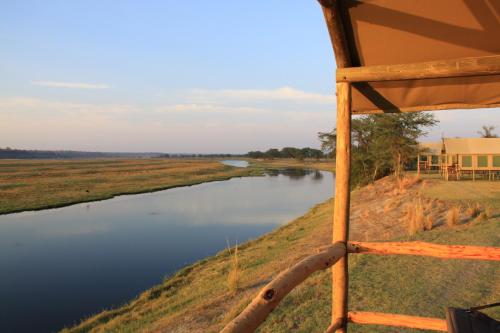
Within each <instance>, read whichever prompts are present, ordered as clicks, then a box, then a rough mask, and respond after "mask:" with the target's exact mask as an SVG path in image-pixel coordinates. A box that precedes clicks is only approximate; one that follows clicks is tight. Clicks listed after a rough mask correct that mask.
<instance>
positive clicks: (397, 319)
mask: <svg viewBox="0 0 500 333" xmlns="http://www.w3.org/2000/svg"><path fill="white" fill-rule="evenodd" d="M348 318H349V322H351V323H355V324H372V325H385V326H396V327H409V328H418V329H422V330H433V331H445V332H446V331H447V328H446V320H444V319H438V318H428V317H416V316H406V315H398V314H390V313H380V312H358V311H352V312H349V315H348Z"/></svg>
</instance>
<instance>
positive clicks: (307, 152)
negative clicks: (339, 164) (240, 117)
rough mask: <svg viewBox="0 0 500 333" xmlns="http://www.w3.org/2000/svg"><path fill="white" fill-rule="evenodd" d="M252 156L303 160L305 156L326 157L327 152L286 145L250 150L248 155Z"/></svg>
mask: <svg viewBox="0 0 500 333" xmlns="http://www.w3.org/2000/svg"><path fill="white" fill-rule="evenodd" d="M246 156H247V157H250V158H266V159H273V158H294V159H297V160H303V159H305V158H313V159H320V158H324V157H325V154H324V153H323V152H322V151H321V150H319V149H314V148H310V147H305V148H295V147H284V148H282V149H281V150H280V149H276V148H271V149H268V150H266V151H264V152H263V151H259V150H257V151H250V152H248V153H247V155H246Z"/></svg>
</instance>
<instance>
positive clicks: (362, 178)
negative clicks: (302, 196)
mask: <svg viewBox="0 0 500 333" xmlns="http://www.w3.org/2000/svg"><path fill="white" fill-rule="evenodd" d="M436 123H437V120H436V119H435V118H434V115H433V114H431V113H420V112H419V113H397V114H383V115H368V116H363V117H359V118H354V119H353V120H352V153H351V156H352V178H353V183H354V184H356V183H366V182H368V181H373V180H376V179H378V178H380V177H383V176H386V175H387V174H389V173H391V172H393V173H394V174H395V175H396V176H400V175H401V172H402V170H403V169H404V166H405V165H407V164H408V163H409V161H411V160H412V159H413V158H415V157H416V155H417V139H418V138H419V137H420V136H423V135H425V134H426V129H427V128H428V127H431V126H434V125H435V124H436ZM322 134H323V135H322ZM328 134H334V132H330V133H326V134H325V133H320V134H319V139H320V141H321V143H322V147H323V148H324V149H325V150H327V151H332V152H333V151H334V150H335V146H334V144H335V143H334V141H330V139H333V136H327V135H328Z"/></svg>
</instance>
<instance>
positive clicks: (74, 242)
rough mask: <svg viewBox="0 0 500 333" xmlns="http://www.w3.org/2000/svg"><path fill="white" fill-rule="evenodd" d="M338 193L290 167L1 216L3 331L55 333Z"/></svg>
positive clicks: (317, 175) (327, 182)
mask: <svg viewBox="0 0 500 333" xmlns="http://www.w3.org/2000/svg"><path fill="white" fill-rule="evenodd" d="M332 193H333V177H332V174H330V173H326V172H320V171H303V170H297V169H288V170H284V171H282V172H276V171H273V172H270V173H269V174H267V175H265V176H264V177H251V178H248V177H247V178H234V179H231V180H228V181H223V182H213V183H205V184H200V185H196V186H191V187H183V188H176V189H171V190H166V191H161V192H156V193H149V194H141V195H132V196H121V197H118V198H115V199H111V200H106V201H101V202H95V203H85V204H80V205H75V206H71V207H66V208H60V209H53V210H46V211H39V212H26V213H19V214H11V215H4V216H0V267H1V269H0V332H35V331H36V332H50V331H54V330H58V329H60V328H62V327H63V326H64V325H70V324H72V323H74V322H76V321H78V320H79V319H80V318H82V317H84V316H87V315H90V314H92V313H95V312H98V311H100V310H101V309H103V308H108V307H110V306H113V305H119V304H121V303H123V302H125V301H127V300H129V299H131V298H133V297H134V296H136V295H138V294H139V293H140V292H141V291H143V290H144V289H147V288H148V287H151V286H152V285H154V284H156V283H158V282H160V281H161V279H162V278H163V277H164V276H165V275H168V274H171V273H172V272H174V271H175V270H177V269H179V268H181V267H183V266H185V265H186V264H189V263H192V262H194V261H196V260H198V259H201V258H203V257H206V256H209V255H213V254H215V253H216V252H218V251H220V250H222V249H223V248H224V247H225V244H226V239H229V240H231V242H234V240H238V242H239V243H241V242H244V241H246V240H248V239H251V238H255V237H258V236H259V235H262V234H263V233H265V232H268V231H270V230H272V229H274V228H275V227H277V226H279V225H280V224H283V223H286V222H288V221H290V220H292V219H293V218H295V217H297V216H299V215H301V214H303V213H304V212H306V211H307V209H308V208H310V207H311V206H312V205H314V204H316V203H318V202H321V201H323V200H326V199H327V198H329V197H331V196H332ZM26 318H29V319H30V320H26Z"/></svg>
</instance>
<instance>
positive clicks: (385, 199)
mask: <svg viewBox="0 0 500 333" xmlns="http://www.w3.org/2000/svg"><path fill="white" fill-rule="evenodd" d="M454 184H456V185H450V183H446V182H444V181H441V180H438V179H426V180H424V181H419V182H417V183H416V184H410V185H408V188H401V186H399V185H398V184H397V183H396V182H394V181H393V180H391V179H383V180H381V181H378V182H376V183H375V184H373V185H369V186H367V187H364V188H360V189H357V190H355V191H354V192H353V195H352V209H351V215H352V219H351V226H352V228H351V239H354V240H398V241H401V240H404V241H406V240H418V241H427V242H433V243H437V244H462V245H481V246H497V247H498V246H500V214H499V213H500V196H499V195H498V189H499V188H498V186H499V185H498V183H485V182H475V183H473V182H460V183H454ZM483 184H486V185H483ZM449 186H458V187H459V188H461V189H462V190H461V192H460V193H461V194H460V195H459V197H457V195H456V194H449V195H448V196H447V197H445V198H444V199H443V198H440V199H436V197H439V196H441V194H442V193H444V192H448V187H449ZM478 189H481V191H478ZM478 193H479V194H478ZM481 193H482V194H481ZM415 197H419V198H421V200H422V202H424V203H425V206H428V208H427V209H428V211H429V212H432V214H434V218H435V222H434V226H433V228H432V230H429V231H419V232H418V233H416V234H414V235H411V236H409V235H408V234H406V233H405V230H406V226H405V223H406V220H407V216H406V213H405V212H406V211H407V208H408V207H410V208H411V207H412V205H413V200H414V198H415ZM332 203H333V201H332V200H329V201H327V202H324V203H321V204H319V205H317V206H315V207H314V208H312V209H311V210H310V211H309V212H308V213H307V214H305V215H304V216H302V217H300V218H298V219H296V220H294V221H292V222H291V223H289V224H287V225H285V226H283V227H281V228H279V229H277V230H275V231H273V232H271V233H269V234H266V235H264V236H262V237H260V238H259V239H256V240H253V241H250V242H247V243H245V244H243V245H241V246H240V247H239V249H238V263H239V268H238V269H239V272H238V281H237V284H236V285H237V287H236V288H235V287H234V285H235V283H234V281H231V280H230V279H229V277H230V276H231V274H230V272H231V270H232V269H233V268H232V260H231V255H230V253H229V252H228V251H221V252H220V253H219V254H218V255H216V256H213V257H210V258H207V259H204V260H201V261H199V262H197V263H195V264H193V265H191V266H188V267H186V268H184V269H182V270H180V271H179V272H177V273H176V274H175V275H174V276H172V277H170V278H167V279H165V281H164V282H163V283H162V284H160V285H157V286H155V287H153V288H151V289H150V290H147V291H145V292H144V293H142V294H141V295H139V296H138V297H137V298H136V299H135V300H132V301H131V302H130V303H128V304H126V305H124V306H122V307H119V308H116V309H111V310H108V311H103V312H102V313H100V314H97V315H96V316H93V317H91V318H88V319H86V320H84V321H83V322H82V323H80V324H79V325H77V326H75V327H73V328H68V329H66V330H65V332H73V333H76V332H157V331H158V332H159V331H161V332H218V331H220V329H221V328H222V327H223V326H224V325H225V324H226V323H227V322H228V321H230V320H231V319H232V318H234V317H235V316H236V315H237V314H238V313H239V312H240V311H241V310H242V309H243V308H244V307H245V306H246V305H247V304H248V303H249V302H250V300H251V299H252V297H254V296H255V295H256V293H257V292H258V290H259V289H260V288H262V287H263V286H264V285H265V284H266V283H267V282H269V281H270V279H272V278H273V277H275V276H276V275H277V274H278V273H279V272H280V271H282V270H284V269H286V268H287V267H289V266H290V265H292V264H293V263H295V262H297V261H298V260H300V259H301V258H303V257H305V256H307V255H308V254H312V253H315V251H316V249H317V248H319V247H321V246H324V245H326V244H328V243H329V242H330V240H331V220H332V211H333V209H332ZM395 203H397V205H395ZM473 203H475V204H479V205H481V207H482V208H481V209H483V210H486V208H487V210H488V216H487V217H486V218H484V216H483V218H479V217H469V216H467V214H466V213H465V210H463V209H462V211H463V213H462V214H461V215H460V219H459V221H458V222H457V224H456V225H454V226H448V225H447V224H446V212H447V211H448V210H449V209H451V208H453V207H456V205H468V204H473ZM486 206H487V207H486ZM386 207H390V212H389V211H388V210H386ZM463 208H464V207H463ZM387 230H392V232H386V231H387ZM349 270H350V294H349V298H350V309H351V310H361V311H362V310H365V311H381V312H389V313H400V314H412V315H420V316H430V317H438V318H444V308H445V306H460V307H470V306H474V305H480V304H485V303H492V302H495V301H497V300H498V298H499V297H500V266H499V265H498V263H497V262H483V261H470V260H442V259H437V258H426V257H414V256H375V255H352V256H350V260H349ZM330 278H331V276H330V271H329V270H326V271H322V272H318V273H316V274H313V275H312V276H311V277H310V278H308V279H307V280H306V281H305V282H304V283H303V284H301V285H300V286H299V287H298V288H296V289H295V290H294V291H292V293H291V294H290V295H288V296H287V297H286V298H285V299H284V300H283V302H282V303H281V304H280V305H279V306H278V308H277V309H276V310H275V311H274V312H273V313H272V314H271V315H270V316H269V318H268V319H267V321H266V322H265V323H264V324H263V325H262V326H261V327H260V328H259V330H258V332H261V333H264V332H265V333H267V332H269V333H270V332H278V333H281V332H303V333H306V332H323V331H324V329H325V328H326V327H327V326H328V324H329V320H330V297H331V280H330ZM488 312H489V313H490V314H491V315H493V316H496V317H498V316H500V309H498V308H496V309H491V310H488ZM350 331H351V332H373V331H377V332H422V331H419V330H410V329H399V328H390V327H373V326H361V325H352V326H350Z"/></svg>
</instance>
